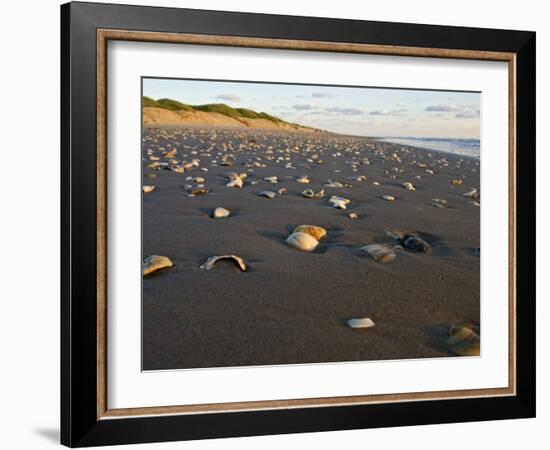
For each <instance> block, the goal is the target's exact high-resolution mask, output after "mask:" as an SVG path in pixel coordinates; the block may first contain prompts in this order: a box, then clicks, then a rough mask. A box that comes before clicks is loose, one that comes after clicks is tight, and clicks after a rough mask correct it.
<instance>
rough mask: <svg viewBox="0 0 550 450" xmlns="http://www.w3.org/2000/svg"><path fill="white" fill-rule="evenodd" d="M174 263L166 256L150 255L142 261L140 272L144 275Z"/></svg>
mask: <svg viewBox="0 0 550 450" xmlns="http://www.w3.org/2000/svg"><path fill="white" fill-rule="evenodd" d="M173 265H174V263H173V262H172V261H171V260H170V258H168V257H167V256H159V255H152V256H149V257H147V258H145V260H144V261H143V266H142V272H143V276H144V277H146V276H148V275H150V274H152V273H153V272H157V271H159V270H161V269H166V268H168V267H172V266H173Z"/></svg>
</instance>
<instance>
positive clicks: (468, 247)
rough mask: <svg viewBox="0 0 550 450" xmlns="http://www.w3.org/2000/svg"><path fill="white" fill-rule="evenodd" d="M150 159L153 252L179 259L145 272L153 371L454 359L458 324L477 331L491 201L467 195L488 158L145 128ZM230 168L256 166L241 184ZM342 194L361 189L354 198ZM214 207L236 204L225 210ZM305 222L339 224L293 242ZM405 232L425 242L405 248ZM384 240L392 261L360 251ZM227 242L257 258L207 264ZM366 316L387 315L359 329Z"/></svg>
mask: <svg viewBox="0 0 550 450" xmlns="http://www.w3.org/2000/svg"><path fill="white" fill-rule="evenodd" d="M142 156H143V185H144V186H152V187H153V190H152V191H151V192H148V193H144V194H143V204H142V234H143V242H142V252H143V258H144V259H145V258H147V257H149V256H151V255H163V256H166V257H168V258H169V259H170V260H171V261H172V263H173V267H170V268H167V269H164V270H162V271H159V272H156V273H154V274H152V275H151V276H148V277H145V278H144V279H143V296H142V327H143V328H142V330H143V339H142V349H143V369H144V370H167V369H186V368H203V367H229V366H257V365H275V364H300V363H301V364H303V363H321V362H325V363H326V362H344V361H369V360H391V359H413V358H433V357H447V356H456V355H454V354H453V353H452V352H451V351H450V350H449V347H448V337H449V329H450V327H451V326H453V325H468V326H469V327H471V328H472V329H474V330H475V331H476V332H478V333H479V320H480V257H479V246H480V207H479V203H478V202H479V199H477V200H476V199H472V198H469V197H464V194H465V193H467V192H469V191H471V190H472V189H476V190H479V188H480V175H479V174H480V172H479V169H480V168H479V159H476V158H471V157H466V156H460V155H452V154H445V153H441V152H436V151H429V150H423V149H419V148H416V147H411V146H406V145H399V144H394V143H389V142H381V141H377V140H375V139H371V138H365V137H353V136H344V135H337V134H332V133H301V132H287V131H277V130H258V129H230V128H215V127H202V126H201V127H168V126H166V127H161V126H144V128H143V148H142ZM185 166H188V167H185ZM178 168H179V171H178V170H174V169H178ZM182 169H183V170H182ZM205 169H206V170H205ZM229 172H234V173H236V174H246V177H241V179H242V181H243V185H242V187H240V188H238V187H228V186H227V184H228V183H229V182H230V180H231V178H230V177H229V178H228V176H227V174H228V173H229ZM302 176H306V177H307V179H308V180H309V183H299V182H298V181H297V179H299V178H300V177H302ZM269 177H277V182H276V183H274V182H272V181H273V180H274V179H273V178H271V180H272V181H268V180H265V178H269ZM201 178H202V179H203V180H201ZM453 180H454V181H455V183H453ZM406 182H409V183H411V184H412V186H413V187H414V190H407V189H406V188H405V187H404V186H403V183H406ZM327 184H328V185H329V186H327ZM340 185H341V187H335V186H340ZM281 189H282V190H285V189H286V192H284V193H279V192H278V191H279V190H281ZM306 189H311V190H312V191H313V192H314V193H319V192H320V191H321V190H324V196H323V197H314V198H306V197H304V195H303V194H302V193H303V191H304V190H306ZM206 190H208V192H206ZM266 190H268V191H272V192H274V193H275V194H276V195H275V197H274V198H268V197H264V196H261V195H259V193H260V192H262V191H266ZM331 196H339V197H342V198H345V199H349V200H350V201H349V203H348V204H347V205H346V208H347V209H338V208H335V207H334V206H333V205H332V204H331V203H330V202H329V199H330V198H331ZM384 196H392V197H393V198H394V200H391V201H388V200H385V199H384V198H383V197H384ZM217 207H221V208H225V209H227V210H228V211H229V212H230V214H229V216H228V217H224V218H213V217H212V213H213V211H214V209H215V208H217ZM350 213H356V215H357V218H356V219H353V218H350V216H349V214H350ZM303 224H309V225H316V226H319V227H323V228H324V229H326V231H327V235H326V236H325V237H324V238H322V239H320V240H319V244H318V246H317V247H316V248H315V249H314V250H313V251H311V252H305V251H300V250H297V249H296V248H293V247H292V246H290V245H289V244H288V243H287V242H286V239H287V237H288V236H289V235H290V234H291V233H292V231H293V230H294V228H295V227H296V226H298V225H303ZM406 233H411V234H412V235H415V236H418V237H420V238H421V239H422V240H423V241H424V242H426V243H427V244H429V247H430V249H429V251H427V252H415V251H411V250H409V249H407V248H405V247H404V246H403V243H402V242H401V241H400V239H399V237H398V236H402V235H404V234H406ZM372 243H376V244H383V245H386V246H387V247H389V248H391V249H392V251H393V252H395V258H394V259H393V260H392V261H390V262H387V263H382V262H380V261H376V260H375V259H373V258H372V257H371V256H369V254H367V253H366V252H365V251H363V250H361V248H363V247H365V246H366V245H368V244H372ZM215 255H237V256H240V257H242V258H243V260H244V261H245V263H246V270H245V271H241V270H240V269H239V268H238V267H237V266H236V265H235V264H233V262H232V261H221V262H218V263H217V264H215V265H214V267H213V268H212V269H211V270H205V269H202V268H201V265H203V264H204V263H205V261H206V260H207V258H209V257H211V256H215ZM363 317H368V318H370V319H372V321H373V322H374V324H375V326H373V327H370V328H368V329H354V328H351V327H350V326H349V324H348V320H349V319H351V318H363Z"/></svg>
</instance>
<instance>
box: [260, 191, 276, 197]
mask: <svg viewBox="0 0 550 450" xmlns="http://www.w3.org/2000/svg"><path fill="white" fill-rule="evenodd" d="M258 195H261V196H262V197H267V198H275V197H276V196H277V194H276V193H275V192H273V191H262V192H260V193H259V194H258Z"/></svg>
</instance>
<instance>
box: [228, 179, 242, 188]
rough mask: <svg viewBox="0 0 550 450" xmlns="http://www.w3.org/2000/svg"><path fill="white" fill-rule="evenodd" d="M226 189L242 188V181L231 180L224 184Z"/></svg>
mask: <svg viewBox="0 0 550 450" xmlns="http://www.w3.org/2000/svg"><path fill="white" fill-rule="evenodd" d="M226 186H227V187H234V188H242V187H243V179H242V178H241V177H237V178H233V179H232V180H231V181H230V182H229V183H227V184H226Z"/></svg>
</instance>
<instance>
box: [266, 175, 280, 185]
mask: <svg viewBox="0 0 550 450" xmlns="http://www.w3.org/2000/svg"><path fill="white" fill-rule="evenodd" d="M264 181H269V182H270V183H272V184H276V183H278V182H279V179H278V178H277V177H276V176H272V177H265V178H264Z"/></svg>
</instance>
